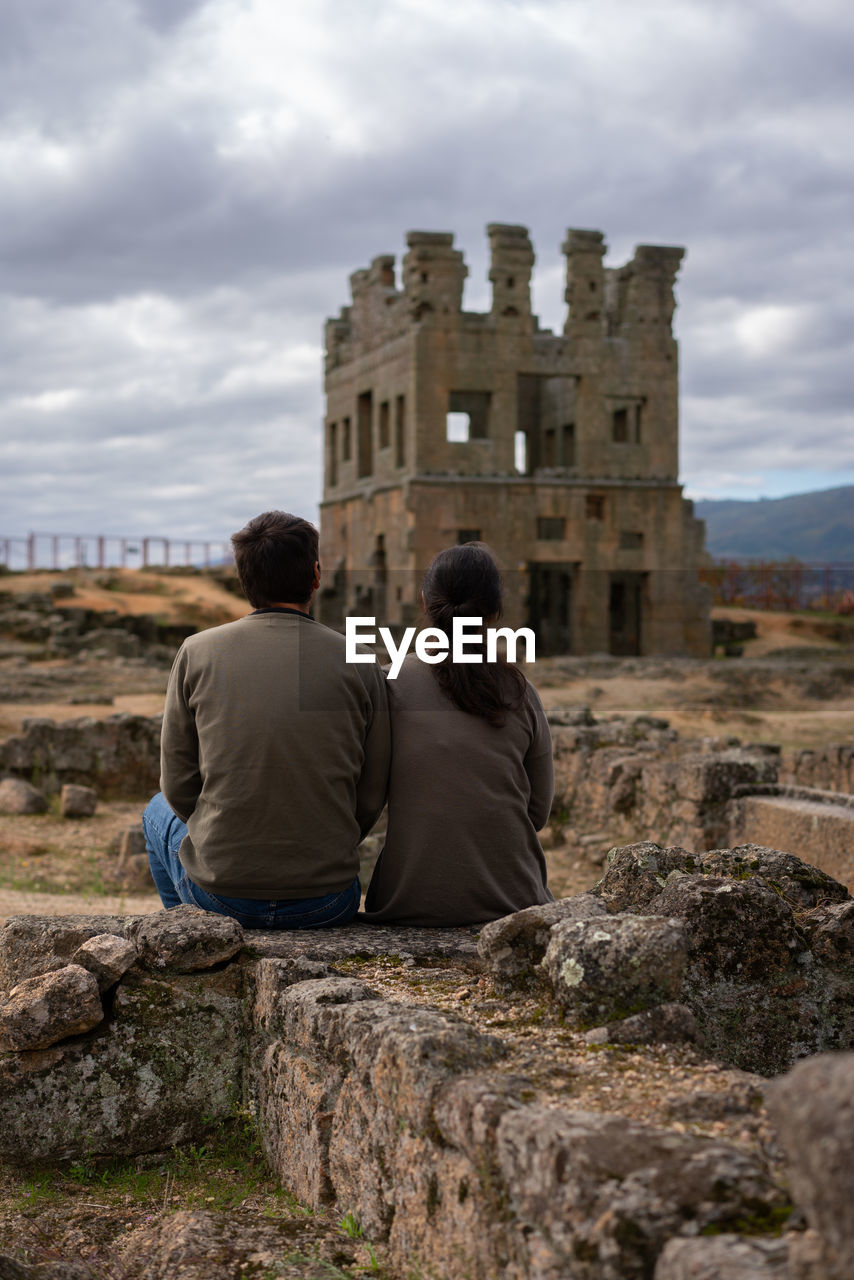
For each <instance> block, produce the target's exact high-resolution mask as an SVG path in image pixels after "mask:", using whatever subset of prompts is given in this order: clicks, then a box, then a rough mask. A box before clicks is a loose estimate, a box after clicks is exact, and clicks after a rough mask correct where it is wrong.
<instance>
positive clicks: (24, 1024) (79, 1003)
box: [0, 964, 104, 1053]
mask: <svg viewBox="0 0 854 1280" xmlns="http://www.w3.org/2000/svg"><path fill="white" fill-rule="evenodd" d="M103 1017H104V1010H103V1008H102V1007H101V997H100V994H99V991H98V981H97V979H96V978H95V976H94V974H91V973H89V971H88V970H87V969H84V968H83V967H82V966H81V965H79V964H69V965H66V966H65V968H64V969H57V970H55V971H54V972H53V973H46V974H44V975H43V976H42V977H39V978H26V979H25V980H24V981H23V982H21V983H19V984H18V986H16V987H13V988H12V990H11V991H10V992H9V996H8V998H7V1000H6V1001H5V1003H4V1004H3V1005H0V1051H3V1052H6V1053H8V1052H10V1051H11V1052H14V1053H22V1052H24V1051H25V1050H33V1049H47V1048H49V1047H50V1046H51V1045H52V1044H56V1043H57V1041H59V1040H65V1039H67V1038H68V1037H69V1036H76V1035H81V1034H82V1033H83V1032H84V1031H91V1030H92V1028H93V1027H97V1025H98V1023H99V1022H101V1021H102V1020H103Z"/></svg>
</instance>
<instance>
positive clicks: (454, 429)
mask: <svg viewBox="0 0 854 1280" xmlns="http://www.w3.org/2000/svg"><path fill="white" fill-rule="evenodd" d="M470 436H471V418H470V417H469V415H468V414H467V413H449V414H448V415H447V416H446V418H445V438H446V439H447V440H448V441H449V442H450V443H451V444H467V443H468V441H469V439H470Z"/></svg>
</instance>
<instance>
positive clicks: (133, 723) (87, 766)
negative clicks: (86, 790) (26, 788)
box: [0, 713, 162, 799]
mask: <svg viewBox="0 0 854 1280" xmlns="http://www.w3.org/2000/svg"><path fill="white" fill-rule="evenodd" d="M161 722H162V716H134V715H127V714H125V713H118V714H116V715H111V716H107V717H106V718H105V719H104V720H95V719H94V718H92V717H90V716H80V717H77V718H76V719H73V720H66V721H63V722H62V723H61V724H57V723H56V721H54V720H50V719H46V718H44V719H41V718H35V717H34V718H32V719H29V720H25V721H24V723H23V731H22V732H21V733H20V734H18V735H16V736H15V737H11V738H7V739H6V740H5V742H0V777H2V776H4V775H6V776H10V777H13V778H21V779H23V780H24V781H26V782H30V783H32V784H33V785H34V786H37V787H38V788H39V790H40V791H43V792H45V793H47V794H52V793H54V792H58V791H61V790H62V787H63V785H64V784H66V783H76V784H81V785H86V786H91V787H94V788H95V789H96V791H97V792H98V794H99V796H101V797H102V798H107V797H113V798H116V799H118V798H122V797H126V798H128V799H139V798H141V797H143V796H150V795H152V794H153V793H154V792H155V791H156V790H157V787H158V781H159V777H160V726H161Z"/></svg>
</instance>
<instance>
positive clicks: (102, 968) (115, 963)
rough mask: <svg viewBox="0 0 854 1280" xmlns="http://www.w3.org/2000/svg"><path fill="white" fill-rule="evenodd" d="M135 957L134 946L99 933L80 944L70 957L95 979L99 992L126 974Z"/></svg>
mask: <svg viewBox="0 0 854 1280" xmlns="http://www.w3.org/2000/svg"><path fill="white" fill-rule="evenodd" d="M136 956H137V951H136V945H135V944H134V943H133V942H131V941H130V940H129V939H128V938H119V937H117V936H116V934H114V933H100V934H97V935H96V936H95V937H94V938H89V939H87V941H86V942H84V943H82V944H81V945H80V946H79V947H78V948H77V950H76V951H75V952H74V955H73V956H72V957H71V963H72V964H79V965H82V967H83V968H84V969H88V970H89V972H90V973H91V974H93V975H94V977H95V978H96V979H97V982H98V988H99V990H100V991H102V992H103V991H106V990H107V988H108V987H112V986H114V985H115V984H116V983H117V982H118V981H119V979H120V978H121V977H122V976H123V975H124V974H125V973H127V971H128V969H129V968H130V967H131V965H132V964H134V963H135V961H136Z"/></svg>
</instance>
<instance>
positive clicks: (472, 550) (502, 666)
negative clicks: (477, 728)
mask: <svg viewBox="0 0 854 1280" xmlns="http://www.w3.org/2000/svg"><path fill="white" fill-rule="evenodd" d="M422 590H423V592H424V608H425V610H426V612H427V616H428V618H429V619H430V622H431V623H432V624H433V626H435V627H438V628H439V629H440V630H441V631H444V632H445V634H446V635H447V637H448V639H449V641H450V639H451V635H452V632H453V625H454V618H481V619H482V620H483V624H484V626H485V625H486V622H487V620H489V621H494V620H496V619H497V618H498V617H499V616H500V614H501V604H502V590H501V574H500V573H499V570H498V565H497V564H496V563H495V560H494V559H493V556H492V552H491V551H490V550H489V548H488V547H486V546H484V544H483V543H482V542H466V543H463V544H462V545H461V546H458V547H448V549H447V551H440V552H439V554H438V555H437V556H436V558H435V560H434V561H433V563H432V564H431V565H430V568H429V569H428V570H427V572H426V573H425V575H424V581H423V583H422ZM484 658H485V655H484ZM432 671H433V675H434V676H435V678H436V679H437V680H438V682H439V686H440V688H441V689H442V690H443V691H444V692H445V693H446V694H447V696H448V697H449V698H450V699H451V701H452V702H453V703H454V704H455V705H456V706H458V707H459V708H460V710H461V711H468V712H469V713H470V714H471V715H474V716H481V717H482V718H483V719H484V720H486V721H488V723H489V724H491V725H495V726H497V727H500V726H501V725H503V724H504V722H505V720H506V718H507V710H508V708H511V707H517V706H519V704H520V703H521V702H522V699H523V698H524V696H525V688H526V681H525V677H524V676H523V675H522V672H521V671H518V670H517V669H516V667H512V666H510V665H509V663H507V662H505V661H504V659H503V658H499V659H498V661H497V662H486V661H485V660H484V661H483V662H479V663H455V662H453V661H452V657H451V654H450V653H449V654H448V656H447V657H446V658H444V659H443V660H442V662H439V663H436V665H435V666H433V667H432Z"/></svg>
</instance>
